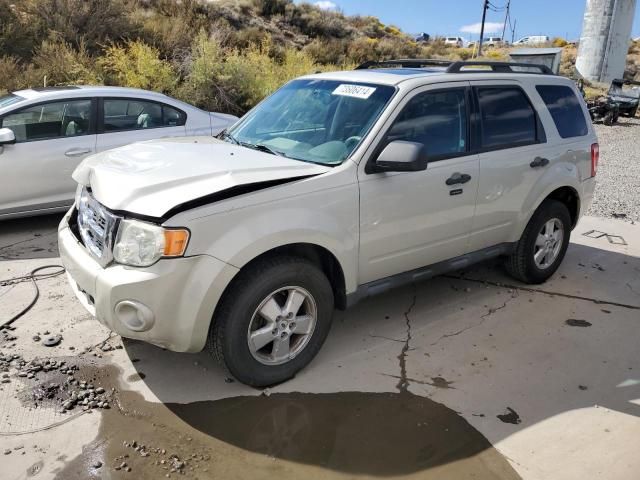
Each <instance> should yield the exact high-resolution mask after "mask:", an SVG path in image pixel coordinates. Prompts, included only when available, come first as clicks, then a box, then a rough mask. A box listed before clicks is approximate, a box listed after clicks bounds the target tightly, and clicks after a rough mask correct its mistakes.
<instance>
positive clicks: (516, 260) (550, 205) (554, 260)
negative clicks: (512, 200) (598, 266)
mask: <svg viewBox="0 0 640 480" xmlns="http://www.w3.org/2000/svg"><path fill="white" fill-rule="evenodd" d="M558 232H559V233H558ZM570 235H571V216H570V215H569V210H568V209H567V207H566V205H565V204H564V203H562V202H559V201H557V200H545V201H544V202H542V204H541V205H540V206H539V207H538V209H537V210H536V211H535V213H534V214H533V217H531V220H529V223H528V224H527V227H526V228H525V230H524V233H523V234H522V237H521V238H520V240H519V241H518V243H517V244H516V248H515V251H514V252H513V253H512V254H511V255H510V256H509V257H508V258H507V261H506V264H505V266H506V268H507V271H508V272H509V274H510V275H511V276H512V277H514V278H516V279H517V280H520V281H521V282H524V283H529V284H537V283H543V282H544V281H546V280H547V279H548V278H549V277H551V275H553V274H554V273H555V271H556V270H557V269H558V267H559V266H560V264H561V263H562V260H563V258H564V255H565V253H566V251H567V247H568V246H569V237H570Z"/></svg>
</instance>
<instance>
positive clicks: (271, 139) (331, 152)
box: [223, 80, 395, 165]
mask: <svg viewBox="0 0 640 480" xmlns="http://www.w3.org/2000/svg"><path fill="white" fill-rule="evenodd" d="M394 92H395V89H394V88H393V87H389V86H383V85H373V84H363V83H347V82H339V81H334V80H295V81H293V82H290V83H288V84H287V85H285V86H284V87H282V88H281V89H280V90H278V91H277V92H275V93H274V94H273V95H271V96H270V97H268V98H267V99H266V100H264V101H263V102H262V103H260V104H259V105H258V106H257V107H256V108H254V109H253V110H251V112H249V113H248V114H247V115H246V116H245V118H244V119H243V120H242V121H241V122H240V123H239V124H238V125H236V126H235V127H234V128H233V129H232V130H230V131H229V132H228V133H226V134H225V135H223V138H225V139H226V140H227V141H231V142H233V143H237V144H239V145H243V146H246V147H249V148H255V149H257V150H261V151H264V152H267V153H273V154H275V155H282V156H286V157H289V158H293V159H296V160H303V161H307V162H313V163H321V164H325V165H339V164H340V163H342V162H343V161H344V160H345V159H346V158H348V157H349V155H351V152H352V151H353V150H354V149H355V148H356V146H357V145H358V144H359V143H360V140H362V138H363V137H364V136H365V135H366V133H367V132H368V131H369V128H371V126H372V125H373V123H374V122H375V121H376V119H377V118H378V116H379V115H380V113H381V112H382V110H383V109H384V107H385V105H386V104H387V102H388V101H389V99H390V98H391V97H392V95H393V93H394Z"/></svg>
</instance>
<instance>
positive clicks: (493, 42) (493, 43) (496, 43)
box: [482, 37, 507, 47]
mask: <svg viewBox="0 0 640 480" xmlns="http://www.w3.org/2000/svg"><path fill="white" fill-rule="evenodd" d="M482 43H483V45H486V46H487V47H502V46H504V45H507V43H505V42H504V41H503V40H502V37H487V38H485V39H484V41H483V42H482Z"/></svg>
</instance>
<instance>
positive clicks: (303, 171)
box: [73, 137, 331, 218]
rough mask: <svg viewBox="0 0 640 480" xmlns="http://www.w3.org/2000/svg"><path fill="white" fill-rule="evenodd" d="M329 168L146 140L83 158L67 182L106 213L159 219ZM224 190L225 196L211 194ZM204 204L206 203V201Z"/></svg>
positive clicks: (219, 147)
mask: <svg viewBox="0 0 640 480" xmlns="http://www.w3.org/2000/svg"><path fill="white" fill-rule="evenodd" d="M330 169H331V167H327V166H324V165H317V164H312V163H306V162H301V161H298V160H292V159H289V158H285V157H280V156H276V155H272V154H269V153H264V152H260V151H256V150H251V149H249V148H245V147H241V146H237V145H232V144H230V143H228V142H223V141H221V140H217V139H215V138H212V137H185V138H170V139H160V140H151V141H147V142H140V143H134V144H131V145H127V146H125V147H120V148H116V149H113V150H108V151H105V152H102V153H98V154H96V155H92V156H90V157H87V158H86V159H85V160H84V161H83V162H82V163H81V164H80V165H79V166H78V168H76V170H75V171H74V172H73V179H74V180H75V181H76V182H78V183H79V184H81V185H85V186H90V187H91V191H92V193H93V195H94V197H95V198H96V199H97V200H98V201H99V202H100V203H102V204H103V205H104V206H106V207H107V208H109V209H112V210H121V211H127V212H131V213H134V214H139V215H143V216H148V217H154V218H165V217H166V216H167V213H168V212H171V211H175V210H176V207H178V206H184V205H191V206H195V205H196V203H197V202H195V201H196V200H199V199H210V201H215V200H216V199H222V198H229V197H230V196H234V195H239V194H243V193H248V192H250V191H252V190H259V189H262V188H266V187H269V186H273V185H275V184H278V183H284V182H286V181H287V180H294V179H297V178H304V177H308V176H312V175H320V174H322V173H325V172H327V171H329V170H330ZM223 192H226V195H217V194H221V193H223ZM206 203H208V202H206Z"/></svg>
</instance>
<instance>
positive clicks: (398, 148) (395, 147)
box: [374, 140, 427, 172]
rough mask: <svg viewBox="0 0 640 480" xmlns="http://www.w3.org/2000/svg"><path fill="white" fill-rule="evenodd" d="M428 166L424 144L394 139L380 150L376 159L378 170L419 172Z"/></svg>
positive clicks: (376, 168) (376, 169)
mask: <svg viewBox="0 0 640 480" xmlns="http://www.w3.org/2000/svg"><path fill="white" fill-rule="evenodd" d="M426 168H427V156H426V155H425V152H424V145H423V144H422V143H417V142H406V141H404V140H394V141H393V142H391V143H389V144H388V145H387V146H386V147H384V150H382V152H380V155H378V158H377V159H376V161H375V168H374V170H375V171H376V172H418V171H420V170H425V169H426Z"/></svg>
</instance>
